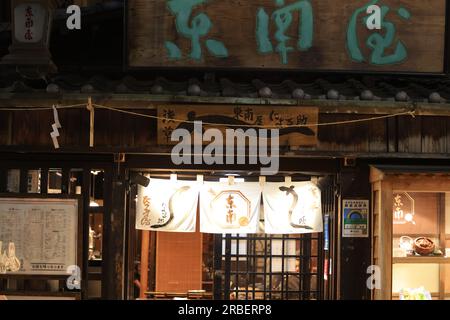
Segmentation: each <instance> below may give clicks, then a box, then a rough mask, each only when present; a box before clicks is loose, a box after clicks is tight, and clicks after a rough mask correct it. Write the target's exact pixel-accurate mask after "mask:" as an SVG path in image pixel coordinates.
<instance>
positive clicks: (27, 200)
mask: <svg viewBox="0 0 450 320" xmlns="http://www.w3.org/2000/svg"><path fill="white" fill-rule="evenodd" d="M80 210H81V198H69V197H68V196H53V195H52V198H48V197H40V196H38V195H32V196H31V195H30V196H14V197H10V196H0V241H1V242H3V248H2V252H4V251H5V250H7V247H8V243H10V242H14V244H15V247H16V256H17V258H18V259H19V260H20V262H21V268H20V270H19V271H17V272H8V276H9V275H55V276H67V274H68V272H67V268H68V267H69V266H79V267H80V268H81V250H79V248H81V246H79V244H80V243H81V240H82V239H81V237H80V236H79V235H81V234H82V232H81V231H80V230H81V228H82V223H81V216H82V215H81V214H80Z"/></svg>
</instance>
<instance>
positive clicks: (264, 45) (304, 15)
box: [256, 0, 314, 64]
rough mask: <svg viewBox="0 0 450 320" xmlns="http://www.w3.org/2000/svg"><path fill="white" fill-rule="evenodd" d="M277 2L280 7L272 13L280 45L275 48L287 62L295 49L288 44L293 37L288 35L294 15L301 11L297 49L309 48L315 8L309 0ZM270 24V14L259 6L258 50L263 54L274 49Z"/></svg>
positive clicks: (278, 0) (257, 21) (282, 0)
mask: <svg viewBox="0 0 450 320" xmlns="http://www.w3.org/2000/svg"><path fill="white" fill-rule="evenodd" d="M275 2H276V5H277V6H278V7H280V8H279V9H277V10H275V11H274V12H273V13H272V17H271V18H272V20H273V21H274V22H275V25H276V27H277V31H276V32H275V39H276V40H277V42H278V45H277V46H276V48H275V50H276V52H278V53H279V54H280V57H281V62H282V63H283V64H287V63H288V53H289V52H291V51H294V50H295V49H294V48H293V47H290V46H289V45H288V41H289V40H290V39H291V37H289V36H287V35H286V32H287V31H288V30H289V28H290V27H291V24H292V21H293V16H294V14H295V13H299V26H298V40H297V49H298V50H300V51H305V50H308V49H310V48H311V46H312V41H313V28H314V18H313V9H312V5H311V3H310V2H309V0H301V1H297V2H294V3H292V4H290V5H285V2H284V0H275ZM269 24H270V22H269V15H268V14H267V13H266V11H265V10H264V9H263V8H259V10H258V13H257V17H256V40H257V43H258V51H259V52H260V53H263V54H267V53H272V52H273V51H274V48H273V45H272V42H271V41H270V36H269Z"/></svg>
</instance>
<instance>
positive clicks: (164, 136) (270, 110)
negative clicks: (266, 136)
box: [158, 105, 319, 147]
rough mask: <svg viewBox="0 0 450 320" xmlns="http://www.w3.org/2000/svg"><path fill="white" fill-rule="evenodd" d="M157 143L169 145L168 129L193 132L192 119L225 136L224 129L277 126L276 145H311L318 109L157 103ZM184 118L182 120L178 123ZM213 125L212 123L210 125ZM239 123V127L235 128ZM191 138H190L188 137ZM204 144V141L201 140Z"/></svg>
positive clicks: (169, 130)
mask: <svg viewBox="0 0 450 320" xmlns="http://www.w3.org/2000/svg"><path fill="white" fill-rule="evenodd" d="M158 118H159V119H158V144H160V145H171V144H176V143H178V142H177V141H175V142H173V141H171V135H172V132H173V131H174V130H176V129H186V130H188V131H189V132H190V133H193V132H194V124H193V122H195V121H201V122H202V129H203V130H207V129H210V128H216V129H219V130H221V131H222V133H223V134H224V136H226V131H225V130H226V129H242V130H244V131H246V130H249V129H254V130H256V133H257V134H258V132H259V131H258V130H259V129H261V127H262V126H268V127H269V128H274V129H276V128H278V129H279V135H280V145H289V146H295V147H300V146H315V145H316V144H317V126H308V125H310V124H317V123H318V118H319V109H318V108H315V107H279V106H270V107H268V106H251V105H245V106H234V107H230V106H220V105H209V106H208V105H201V106H199V105H195V106H187V105H159V106H158ZM180 120H186V122H180ZM210 124H216V125H210ZM240 125H242V127H239V126H240ZM192 141H194V140H192ZM203 142H204V144H208V142H205V141H203Z"/></svg>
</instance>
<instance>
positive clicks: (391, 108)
mask: <svg viewBox="0 0 450 320" xmlns="http://www.w3.org/2000/svg"><path fill="white" fill-rule="evenodd" d="M89 97H91V98H92V99H93V100H94V102H95V103H97V104H100V105H109V104H113V105H114V107H119V106H120V107H121V108H129V109H155V108H156V106H157V105H158V103H166V104H177V103H183V104H186V103H192V104H199V105H202V104H203V105H205V104H217V105H236V104H240V105H261V106H263V105H273V106H286V107H289V106H292V107H293V106H297V107H308V106H309V107H319V109H320V111H321V112H322V113H346V114H393V113H400V112H405V111H412V110H414V111H415V112H416V115H441V116H450V103H428V102H396V101H362V100H324V99H311V100H297V99H274V98H242V97H199V96H187V95H154V94H141V93H126V94H117V93H110V94H108V93H55V94H51V93H43V92H27V93H0V108H11V107H14V106H34V107H44V106H51V105H53V104H56V105H70V104H75V103H76V104H78V103H83V102H85V101H86V102H87V99H88V98H89Z"/></svg>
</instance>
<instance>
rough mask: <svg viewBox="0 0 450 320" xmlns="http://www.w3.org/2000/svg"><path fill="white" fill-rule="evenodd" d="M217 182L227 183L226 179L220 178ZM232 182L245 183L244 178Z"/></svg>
mask: <svg viewBox="0 0 450 320" xmlns="http://www.w3.org/2000/svg"><path fill="white" fill-rule="evenodd" d="M219 181H220V182H223V183H228V178H220V179H219ZM234 182H235V183H242V182H245V179H244V178H234Z"/></svg>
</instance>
